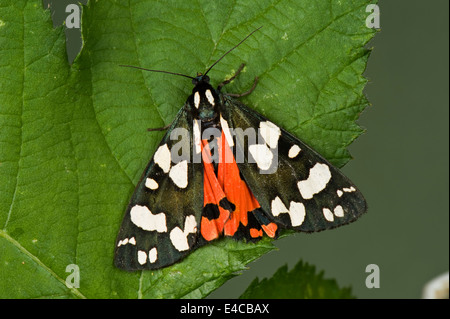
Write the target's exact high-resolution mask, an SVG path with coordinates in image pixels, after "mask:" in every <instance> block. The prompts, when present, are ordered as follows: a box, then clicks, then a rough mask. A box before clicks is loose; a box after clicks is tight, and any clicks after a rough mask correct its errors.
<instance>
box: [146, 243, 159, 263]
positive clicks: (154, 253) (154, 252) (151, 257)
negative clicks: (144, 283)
mask: <svg viewBox="0 0 450 319" xmlns="http://www.w3.org/2000/svg"><path fill="white" fill-rule="evenodd" d="M157 259H158V251H157V250H156V247H153V248H152V249H150V251H149V252H148V261H149V262H151V263H152V264H153V263H154V262H155V261H156V260H157Z"/></svg>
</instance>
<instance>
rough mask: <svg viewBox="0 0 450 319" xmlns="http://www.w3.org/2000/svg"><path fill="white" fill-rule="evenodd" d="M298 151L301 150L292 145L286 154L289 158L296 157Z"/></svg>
mask: <svg viewBox="0 0 450 319" xmlns="http://www.w3.org/2000/svg"><path fill="white" fill-rule="evenodd" d="M300 151H301V148H300V147H299V146H298V145H296V144H294V145H292V146H291V148H290V149H289V153H288V156H289V158H294V157H296V156H297V155H298V154H299V153H300Z"/></svg>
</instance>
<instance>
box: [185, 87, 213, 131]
mask: <svg viewBox="0 0 450 319" xmlns="http://www.w3.org/2000/svg"><path fill="white" fill-rule="evenodd" d="M208 80H209V79H208ZM194 84H195V87H194V89H193V90H192V94H191V95H190V96H189V98H188V101H187V103H188V104H189V106H190V109H191V112H192V114H193V115H194V118H196V119H199V120H201V121H202V122H211V121H215V120H216V119H217V118H218V115H219V106H220V103H221V102H220V97H219V94H218V93H217V91H216V90H215V89H214V88H213V87H212V86H211V85H210V84H209V83H208V81H207V80H204V79H202V80H200V81H198V82H197V83H194Z"/></svg>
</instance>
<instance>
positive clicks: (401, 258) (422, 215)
mask: <svg viewBox="0 0 450 319" xmlns="http://www.w3.org/2000/svg"><path fill="white" fill-rule="evenodd" d="M80 2H81V3H86V0H83V1H80ZM70 3H77V2H76V1H70V0H58V1H56V0H55V1H49V0H44V6H45V7H47V6H48V5H49V4H51V6H50V7H51V9H52V14H53V21H54V24H55V25H60V24H61V23H62V22H63V21H64V19H65V17H66V15H67V13H66V12H65V8H66V6H67V5H68V4H70ZM379 7H380V12H381V19H380V20H381V25H380V27H381V31H380V32H379V33H378V34H377V35H376V36H375V38H374V39H373V40H372V41H371V42H370V43H369V47H371V48H373V52H372V55H371V57H370V59H369V63H368V67H367V70H366V73H365V75H366V77H367V78H368V79H369V81H370V82H369V84H368V85H367V87H366V90H365V93H366V95H367V97H368V99H369V101H370V102H371V104H372V105H371V106H369V107H368V108H367V109H366V111H365V112H364V113H363V114H362V115H361V117H360V120H359V123H360V125H361V126H363V127H364V128H366V129H367V132H366V133H365V134H363V135H362V136H361V137H360V138H358V139H357V141H356V142H354V143H353V144H352V145H351V146H350V151H351V154H352V155H353V157H354V160H352V161H351V162H349V163H348V164H347V165H346V166H345V167H344V168H343V171H344V173H345V174H346V175H347V176H349V178H350V179H351V180H352V181H353V182H354V183H355V184H356V185H358V186H359V188H360V189H361V190H362V191H363V193H364V194H365V197H366V199H367V202H368V204H369V213H368V214H367V215H365V216H364V217H362V218H361V220H359V221H358V222H357V223H355V224H352V225H350V226H347V227H342V228H339V229H336V230H333V231H327V232H322V233H319V234H312V235H306V234H296V235H295V236H289V237H288V238H284V239H281V240H278V241H276V242H275V245H276V246H277V247H278V248H279V250H278V251H274V252H271V253H269V254H267V255H265V256H263V257H262V258H260V259H259V260H257V261H255V262H253V263H252V264H250V265H249V267H250V269H249V270H248V271H245V272H244V273H243V274H242V275H240V276H238V277H236V278H234V279H232V280H230V281H228V282H227V283H226V284H225V285H224V286H222V287H221V288H220V289H218V290H217V291H215V292H214V293H212V294H211V295H210V297H212V298H236V297H238V296H239V295H240V294H241V293H242V292H243V291H244V290H245V288H246V287H247V286H248V285H249V284H250V282H251V281H252V280H253V279H254V278H255V277H259V278H260V279H262V278H263V277H270V276H272V274H273V273H274V272H275V271H276V270H277V269H278V268H279V267H281V266H283V265H285V264H288V265H289V268H292V267H293V266H294V265H295V264H296V263H297V262H298V260H299V259H303V260H304V261H306V262H308V263H311V264H313V265H316V267H317V268H318V270H324V271H325V277H326V278H335V279H336V280H337V281H338V284H339V285H341V286H351V287H352V289H353V293H354V294H355V295H356V296H357V297H359V298H420V297H421V293H422V288H423V285H424V284H425V283H426V282H427V281H429V280H430V279H432V278H433V277H435V276H437V275H440V274H441V273H443V272H446V271H448V269H449V93H448V92H449V2H448V1H447V0H432V1H423V0H422V1H420V0H396V1H386V0H384V1H383V0H380V1H379ZM66 36H67V47H68V56H69V60H70V61H71V60H73V58H74V57H75V56H76V54H77V52H78V50H79V49H80V45H81V39H80V33H79V30H77V29H70V30H69V29H67V30H66ZM369 264H377V265H378V266H379V268H380V288H373V289H368V288H367V287H366V285H365V280H366V277H367V276H368V273H366V272H365V269H366V266H367V265H369Z"/></svg>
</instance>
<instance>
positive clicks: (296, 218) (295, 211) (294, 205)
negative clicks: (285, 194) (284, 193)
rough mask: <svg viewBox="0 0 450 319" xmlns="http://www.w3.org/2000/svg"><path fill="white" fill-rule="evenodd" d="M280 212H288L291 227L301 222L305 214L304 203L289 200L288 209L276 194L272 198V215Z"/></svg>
mask: <svg viewBox="0 0 450 319" xmlns="http://www.w3.org/2000/svg"><path fill="white" fill-rule="evenodd" d="M282 213H288V214H289V217H290V218H291V225H292V226H293V227H296V226H300V225H301V224H303V221H304V220H305V216H306V210H305V205H303V203H298V202H294V201H291V203H290V206H289V210H288V209H287V208H286V206H285V205H284V204H283V202H282V201H281V199H280V197H278V196H277V197H275V199H274V200H272V215H273V216H278V215H280V214H282Z"/></svg>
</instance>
